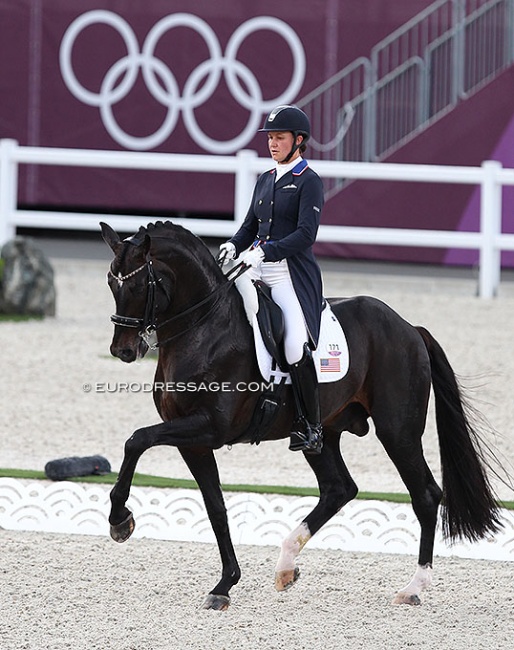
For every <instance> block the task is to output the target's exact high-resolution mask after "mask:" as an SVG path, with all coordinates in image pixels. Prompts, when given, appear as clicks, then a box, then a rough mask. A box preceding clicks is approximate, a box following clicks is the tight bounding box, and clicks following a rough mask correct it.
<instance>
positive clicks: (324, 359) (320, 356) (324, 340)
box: [253, 302, 350, 384]
mask: <svg viewBox="0 0 514 650" xmlns="http://www.w3.org/2000/svg"><path fill="white" fill-rule="evenodd" d="M325 304H326V306H325V309H324V310H323V312H322V314H321V330H320V337H319V341H318V347H317V348H316V350H314V352H313V353H312V356H313V358H314V364H315V366H316V372H317V374H318V381H319V383H323V384H324V383H329V382H331V381H339V380H340V379H342V378H343V377H344V376H345V375H346V373H347V372H348V367H349V361H350V359H349V354H348V343H347V342H346V336H345V335H344V332H343V329H342V327H341V325H340V323H339V321H338V320H337V318H336V317H335V316H334V314H333V312H332V309H331V308H330V305H329V304H328V302H327V303H325ZM253 331H254V338H255V352H256V354H257V361H258V362H259V370H260V371H261V375H262V377H263V379H264V380H265V381H269V382H274V383H279V382H280V380H281V379H282V378H284V377H285V378H286V383H291V379H290V377H289V373H286V372H282V370H281V369H280V367H279V366H277V364H276V363H275V361H274V359H272V357H271V355H270V353H269V352H268V350H267V349H266V346H265V345H264V341H263V340H262V335H261V331H260V329H259V324H258V323H257V317H256V316H254V317H253Z"/></svg>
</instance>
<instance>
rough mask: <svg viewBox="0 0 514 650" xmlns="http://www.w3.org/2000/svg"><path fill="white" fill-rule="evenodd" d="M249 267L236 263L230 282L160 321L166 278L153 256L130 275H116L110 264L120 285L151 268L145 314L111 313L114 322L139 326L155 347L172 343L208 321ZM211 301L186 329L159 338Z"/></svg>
mask: <svg viewBox="0 0 514 650" xmlns="http://www.w3.org/2000/svg"><path fill="white" fill-rule="evenodd" d="M247 268H248V267H247V266H246V265H244V264H239V265H238V266H235V267H234V268H233V269H231V270H230V271H229V272H228V273H227V274H226V275H225V278H226V279H227V280H228V282H226V283H225V284H222V285H220V286H219V287H217V288H216V289H214V291H212V292H211V293H209V294H208V295H207V296H206V297H205V298H203V299H202V300H200V301H198V302H196V303H194V304H193V305H190V306H189V307H187V308H186V309H185V310H184V311H181V312H179V313H178V314H175V315H174V316H172V317H171V318H168V319H166V320H165V321H162V322H160V323H157V303H156V300H155V295H156V290H157V286H158V283H160V282H162V278H158V277H156V275H155V270H154V267H153V262H152V260H151V258H150V257H149V256H147V258H146V261H145V262H144V264H142V265H141V266H139V267H138V268H137V269H134V271H131V272H130V273H127V274H126V275H120V274H119V273H118V275H115V274H114V273H113V271H112V268H110V269H109V273H108V275H109V276H110V277H111V278H113V279H114V280H116V281H117V282H118V283H119V285H120V286H121V285H122V284H123V282H125V281H126V280H130V279H131V278H133V277H134V276H136V275H137V274H138V273H140V272H141V271H144V270H145V269H147V270H148V284H147V292H146V304H145V314H144V317H143V318H134V317H132V316H122V315H120V314H113V315H112V316H111V322H112V323H114V324H115V325H119V326H120V327H132V328H135V329H139V332H138V334H139V336H140V337H141V338H142V339H143V340H144V341H145V343H146V344H147V345H148V346H149V347H150V348H151V349H153V350H155V349H156V348H158V347H160V346H162V345H164V344H166V343H168V342H169V341H171V340H173V339H175V338H177V337H178V336H182V334H185V333H186V332H188V331H189V330H191V329H193V328H194V327H196V326H197V325H199V324H200V323H201V322H202V321H204V320H205V319H206V318H207V317H208V316H209V314H210V313H211V312H212V311H213V310H214V309H215V307H216V306H217V305H218V303H219V301H220V300H221V298H222V297H223V296H224V295H225V293H226V292H227V291H228V290H229V289H230V288H231V287H232V285H233V284H234V282H235V281H236V280H237V278H238V277H239V276H240V275H241V274H242V273H244V272H245V271H246V270H247ZM210 301H213V304H212V305H211V306H210V308H209V309H208V310H207V311H206V312H205V314H203V315H202V316H201V317H200V318H198V319H197V320H196V321H194V322H193V323H192V324H191V325H189V326H188V327H187V328H186V329H183V330H180V331H179V332H177V333H175V334H173V335H172V336H170V337H168V338H166V339H165V340H164V341H156V340H155V337H154V334H155V333H156V332H157V331H158V330H159V329H161V328H162V327H164V326H165V325H169V324H170V323H172V322H174V321H177V320H178V319H180V318H183V317H184V316H188V315H190V314H192V313H193V312H195V311H196V310H197V309H199V308H200V307H202V306H203V305H205V304H207V303H209V302H210Z"/></svg>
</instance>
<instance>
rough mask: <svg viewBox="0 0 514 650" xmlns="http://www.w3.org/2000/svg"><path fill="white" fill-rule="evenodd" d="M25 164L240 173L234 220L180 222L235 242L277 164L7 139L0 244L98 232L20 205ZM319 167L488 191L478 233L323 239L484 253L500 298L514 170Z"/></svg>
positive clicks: (513, 242)
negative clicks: (41, 235)
mask: <svg viewBox="0 0 514 650" xmlns="http://www.w3.org/2000/svg"><path fill="white" fill-rule="evenodd" d="M20 164H37V165H66V166H73V165H76V166H80V167H103V168H105V167H110V168H119V169H140V170H166V171H191V172H211V173H225V174H234V176H235V191H234V220H221V219H194V218H191V219H174V222H175V223H178V224H181V225H184V226H185V227H186V228H188V229H189V230H191V231H193V232H194V233H196V234H197V235H200V236H211V237H229V236H230V235H232V234H233V233H234V231H235V230H236V228H237V227H238V225H239V224H240V223H241V222H242V220H243V219H244V216H245V214H246V211H247V208H248V203H249V201H250V197H251V194H252V190H253V185H254V182H255V178H256V176H257V174H258V173H260V172H262V171H264V170H265V169H266V168H269V166H270V161H269V159H268V158H258V156H257V154H256V153H255V152H253V151H241V152H240V153H239V154H237V155H236V156H207V155H190V154H166V153H142V152H126V151H95V150H85V149H58V148H44V147H25V146H19V145H18V143H17V142H16V141H15V140H7V139H4V140H0V245H2V244H3V243H5V241H7V240H8V239H10V238H12V237H13V236H14V235H15V233H16V228H17V227H35V228H62V229H76V230H97V229H98V222H99V218H100V215H98V214H97V213H84V212H80V213H75V212H73V213H66V212H47V211H45V212H42V211H37V210H20V209H19V208H18V205H17V194H18V192H17V187H18V168H19V165H20ZM313 168H315V169H316V171H317V172H318V174H319V175H320V176H321V177H323V178H341V179H361V180H381V181H384V180H388V181H403V182H405V181H410V182H423V183H454V184H460V183H463V184H467V185H477V186H480V189H481V201H480V230H479V231H478V232H467V231H466V232H462V231H459V232H454V231H446V230H424V229H422V230H415V229H406V228H371V227H354V226H336V225H330V226H329V225H322V226H321V227H320V230H319V234H318V241H325V242H341V243H352V244H375V245H384V246H412V247H421V248H428V247H429V248H465V249H471V250H478V251H479V278H478V291H477V294H478V295H479V296H480V297H481V298H492V297H494V296H495V295H496V294H497V291H498V287H499V283H500V272H501V259H500V258H501V251H507V250H510V251H512V250H514V234H504V233H502V187H503V186H505V185H514V169H504V168H503V167H502V166H501V164H500V163H499V162H496V161H485V162H484V163H483V164H482V166H481V167H456V166H445V165H410V164H409V165H407V164H391V163H360V162H333V161H322V160H318V161H315V162H314V163H313ZM414 207H415V206H413V208H414ZM101 219H103V220H104V221H107V222H108V223H109V224H110V225H111V226H112V227H113V228H115V229H117V230H121V231H124V232H131V231H133V230H134V223H135V221H136V220H137V224H138V225H139V224H145V223H148V222H151V221H154V220H155V218H154V217H134V216H133V215H131V216H130V215H106V214H102V215H101Z"/></svg>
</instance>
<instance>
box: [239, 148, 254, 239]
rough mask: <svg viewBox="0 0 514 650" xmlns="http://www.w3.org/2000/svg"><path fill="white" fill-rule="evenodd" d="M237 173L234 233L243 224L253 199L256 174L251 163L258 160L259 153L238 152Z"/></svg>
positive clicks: (244, 150)
mask: <svg viewBox="0 0 514 650" xmlns="http://www.w3.org/2000/svg"><path fill="white" fill-rule="evenodd" d="M236 157H237V171H236V175H235V189H234V221H235V224H234V232H235V231H236V230H237V229H238V228H239V226H240V225H241V224H242V223H243V221H244V218H245V217H246V213H247V212H248V206H249V205H250V201H251V198H252V192H253V186H254V185H255V179H256V174H255V172H253V171H252V167H251V164H250V163H251V162H252V161H254V160H255V159H256V158H257V152H256V151H252V150H250V149H243V150H242V151H238V152H237V154H236Z"/></svg>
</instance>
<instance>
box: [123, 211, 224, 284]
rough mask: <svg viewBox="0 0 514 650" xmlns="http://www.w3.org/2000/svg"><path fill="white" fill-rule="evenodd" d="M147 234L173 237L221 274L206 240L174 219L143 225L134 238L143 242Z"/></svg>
mask: <svg viewBox="0 0 514 650" xmlns="http://www.w3.org/2000/svg"><path fill="white" fill-rule="evenodd" d="M145 235H148V236H149V237H150V238H152V239H167V238H169V239H173V242H174V244H176V245H178V246H181V247H183V248H184V249H185V250H188V251H193V253H194V256H195V257H196V258H197V259H201V260H202V261H204V262H205V264H206V265H207V268H214V270H215V272H216V271H218V272H219V273H220V274H221V271H220V270H219V267H218V266H217V264H216V263H215V261H214V258H213V256H212V254H211V252H210V250H209V248H208V247H207V245H206V244H205V242H204V241H203V240H202V239H201V238H200V237H198V236H197V235H195V234H194V233H192V232H191V231H190V230H187V228H184V227H183V226H179V225H177V224H174V223H173V222H172V221H156V222H155V223H150V224H148V225H147V226H146V227H145V226H141V227H140V228H139V230H138V231H137V233H136V234H135V235H134V239H135V240H136V241H141V242H142V241H143V240H144V238H145Z"/></svg>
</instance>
